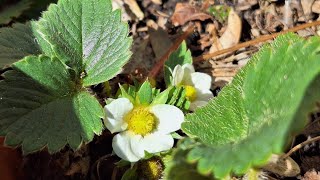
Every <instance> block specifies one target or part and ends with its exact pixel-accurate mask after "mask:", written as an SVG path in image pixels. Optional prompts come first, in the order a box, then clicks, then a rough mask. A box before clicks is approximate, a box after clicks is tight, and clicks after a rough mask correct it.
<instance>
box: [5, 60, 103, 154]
mask: <svg viewBox="0 0 320 180" xmlns="http://www.w3.org/2000/svg"><path fill="white" fill-rule="evenodd" d="M3 76H4V80H2V81H0V99H1V102H0V135H6V141H5V143H6V144H7V145H10V146H18V145H22V149H23V151H24V153H30V152H34V151H37V150H39V149H41V148H43V147H45V146H47V147H48V150H49V152H57V151H59V150H60V149H61V148H63V147H64V146H65V145H66V144H67V143H68V144H69V145H70V146H71V147H72V148H73V149H77V148H78V147H79V146H80V145H81V144H82V143H83V142H89V141H91V140H92V139H93V136H94V134H101V132H102V129H103V126H102V123H101V118H102V117H103V109H102V107H101V106H100V104H99V102H98V101H97V100H96V99H95V98H94V97H93V96H92V95H90V94H89V93H88V92H86V91H84V90H80V89H78V88H77V86H76V85H75V83H74V82H73V81H72V73H70V69H69V68H67V67H66V66H65V65H64V64H63V63H62V62H61V61H60V60H59V59H57V58H52V59H51V58H49V57H46V56H39V57H36V56H29V57H26V58H24V59H23V60H21V61H19V62H16V63H15V64H14V65H13V70H9V71H7V72H5V73H4V75H3ZM47 77H50V78H49V79H48V78H47Z"/></svg>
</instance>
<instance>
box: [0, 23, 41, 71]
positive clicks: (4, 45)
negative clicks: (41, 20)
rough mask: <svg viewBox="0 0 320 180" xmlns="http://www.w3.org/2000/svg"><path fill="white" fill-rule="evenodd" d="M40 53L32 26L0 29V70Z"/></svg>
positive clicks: (23, 25) (19, 25) (20, 25)
mask: <svg viewBox="0 0 320 180" xmlns="http://www.w3.org/2000/svg"><path fill="white" fill-rule="evenodd" d="M40 53H41V51H40V48H39V46H38V45H37V43H36V40H35V37H34V36H33V35H32V29H31V26H30V24H14V25H13V27H12V28H1V29H0V68H1V67H3V66H5V65H10V64H12V63H14V62H16V61H18V60H20V59H22V58H24V57H25V56H28V55H38V54H40Z"/></svg>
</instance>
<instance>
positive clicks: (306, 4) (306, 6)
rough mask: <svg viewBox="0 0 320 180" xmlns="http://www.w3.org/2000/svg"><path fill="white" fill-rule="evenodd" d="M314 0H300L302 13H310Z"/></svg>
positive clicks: (307, 14)
mask: <svg viewBox="0 0 320 180" xmlns="http://www.w3.org/2000/svg"><path fill="white" fill-rule="evenodd" d="M313 2H314V0H301V6H302V9H303V12H304V15H306V16H309V15H310V14H311V7H312V4H313Z"/></svg>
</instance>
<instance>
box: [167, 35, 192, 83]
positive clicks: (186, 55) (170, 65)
mask: <svg viewBox="0 0 320 180" xmlns="http://www.w3.org/2000/svg"><path fill="white" fill-rule="evenodd" d="M178 64H180V65H181V66H182V65H184V64H192V56H191V52H190V50H187V44H186V42H185V41H183V42H182V43H181V45H180V46H179V48H178V49H177V50H176V51H174V52H173V53H172V54H171V55H170V56H169V58H168V60H167V61H166V62H165V63H164V80H165V82H166V85H167V86H170V85H171V81H172V72H173V69H174V67H176V65H178Z"/></svg>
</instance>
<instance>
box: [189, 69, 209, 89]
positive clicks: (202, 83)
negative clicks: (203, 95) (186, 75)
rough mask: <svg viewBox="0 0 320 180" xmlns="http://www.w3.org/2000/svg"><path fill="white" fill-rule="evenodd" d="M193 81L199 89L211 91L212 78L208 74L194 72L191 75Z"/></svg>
mask: <svg viewBox="0 0 320 180" xmlns="http://www.w3.org/2000/svg"><path fill="white" fill-rule="evenodd" d="M191 81H192V83H193V85H194V87H195V88H197V89H201V90H204V89H210V87H211V81H212V78H211V76H209V75H208V74H205V73H200V72H194V73H192V74H191Z"/></svg>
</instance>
